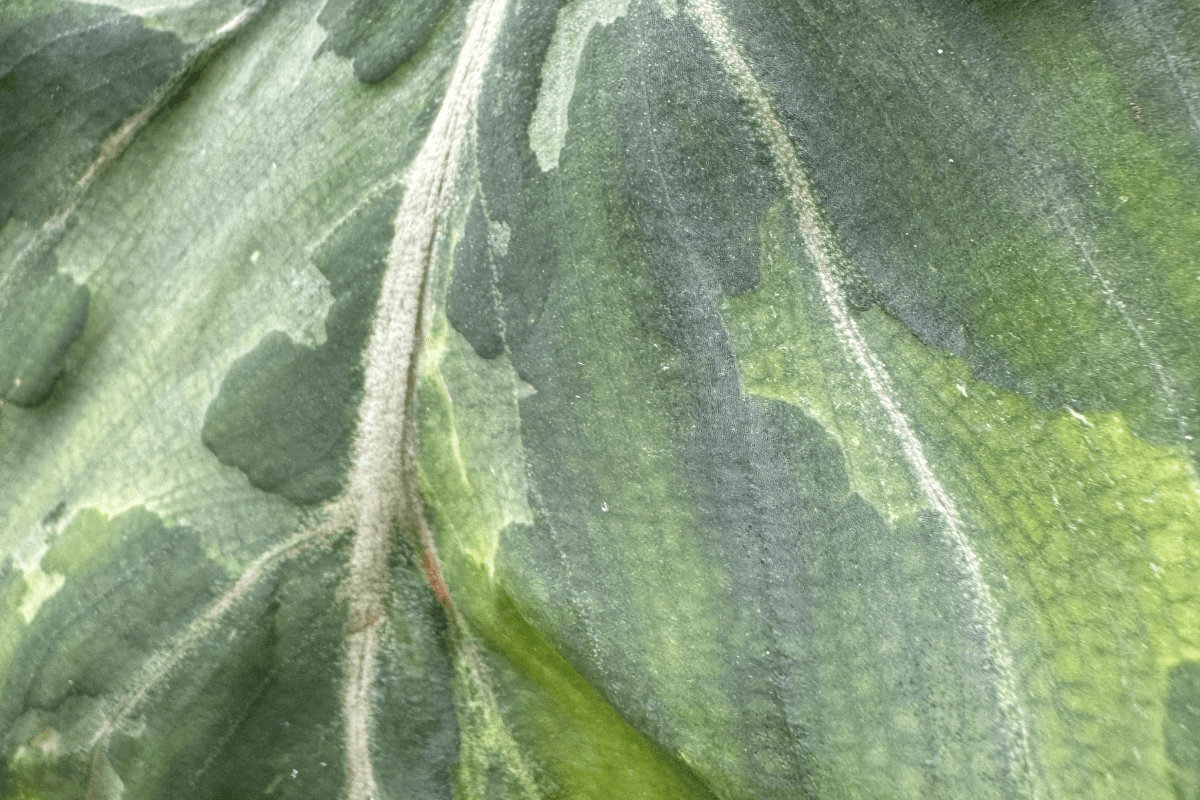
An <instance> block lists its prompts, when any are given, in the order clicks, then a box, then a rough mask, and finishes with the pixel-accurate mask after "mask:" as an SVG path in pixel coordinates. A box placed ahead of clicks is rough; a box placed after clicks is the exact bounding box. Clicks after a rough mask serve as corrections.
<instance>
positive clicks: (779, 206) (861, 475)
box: [723, 200, 926, 524]
mask: <svg viewBox="0 0 1200 800" xmlns="http://www.w3.org/2000/svg"><path fill="white" fill-rule="evenodd" d="M761 232H762V243H763V244H762V256H761V258H760V261H759V275H760V283H759V286H758V288H757V290H755V291H753V292H750V293H747V294H744V295H739V296H736V297H729V298H727V299H726V300H725V302H724V309H723V317H724V319H725V323H726V326H727V328H728V330H729V333H730V339H731V340H732V342H733V344H734V348H735V350H736V351H737V355H738V364H739V367H740V368H741V379H742V386H743V387H744V389H745V391H747V392H749V393H751V394H755V395H758V396H760V397H765V398H771V399H775V400H783V401H784V402H787V403H791V404H792V405H794V406H796V407H798V408H800V409H802V410H803V411H804V413H805V414H807V415H809V416H810V417H812V418H813V419H815V420H817V421H818V422H819V423H820V424H821V425H822V427H824V428H825V430H826V431H827V432H828V433H829V434H830V435H831V436H833V437H834V438H835V439H836V440H837V442H838V443H839V445H840V446H841V449H842V451H843V453H844V454H845V456H846V464H847V470H848V472H849V475H850V479H851V483H852V486H853V488H854V490H855V491H857V492H858V493H859V494H861V495H862V496H863V498H864V499H866V500H867V501H868V502H869V503H871V504H872V505H873V506H874V507H875V508H876V509H877V510H878V511H879V512H880V514H882V515H883V517H884V519H885V520H887V521H888V523H889V524H895V523H896V522H897V521H899V520H903V519H911V518H912V517H914V516H915V515H916V514H917V513H918V512H919V511H920V510H921V509H922V508H925V507H926V502H925V500H924V497H923V495H921V494H920V492H919V489H918V487H917V486H916V485H915V483H914V481H913V479H912V477H911V475H910V474H909V472H908V470H907V469H906V468H905V466H904V464H905V461H904V458H903V457H902V455H901V454H900V453H899V449H898V445H899V443H898V441H897V440H896V436H895V433H894V432H893V431H892V429H891V427H890V425H889V424H888V421H887V419H886V418H885V416H884V415H883V414H882V413H881V409H879V408H878V404H877V403H875V402H874V401H871V402H869V403H868V402H864V397H869V396H870V392H871V390H870V387H869V386H868V385H866V379H865V378H857V377H856V376H858V375H860V374H861V373H860V369H859V367H858V365H857V363H855V362H853V360H852V358H851V356H850V355H849V353H847V351H846V347H845V345H844V344H843V343H842V342H841V341H840V340H839V339H838V337H837V334H836V333H835V329H834V324H833V320H832V317H831V315H830V313H829V309H828V306H827V305H826V304H825V302H824V300H823V299H822V296H821V294H820V291H821V290H820V287H819V284H818V281H817V279H816V276H815V271H814V269H813V268H812V267H811V265H810V262H809V261H808V258H807V256H806V255H805V254H804V252H803V249H802V245H801V244H800V242H799V241H798V236H799V234H798V229H797V225H796V221H795V217H794V216H793V213H792V210H791V205H790V204H789V203H787V202H786V201H784V200H780V201H778V202H777V203H775V204H774V205H773V206H772V207H771V209H770V211H768V213H767V215H766V217H765V218H764V220H763V222H762V225H761Z"/></svg>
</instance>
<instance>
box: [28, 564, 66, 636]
mask: <svg viewBox="0 0 1200 800" xmlns="http://www.w3.org/2000/svg"><path fill="white" fill-rule="evenodd" d="M66 582H67V576H65V575H59V574H54V575H47V574H46V573H45V572H42V569H41V567H38V566H35V567H32V568H31V569H27V570H25V586H26V589H25V596H24V597H22V598H21V609H20V610H21V616H22V617H24V618H25V622H26V623H30V622H33V618H34V617H36V616H37V612H38V609H39V608H41V607H42V604H43V603H45V602H46V601H47V600H49V599H50V598H51V597H53V596H54V595H55V594H56V593H57V592H58V590H59V589H61V588H62V587H63V584H64V583H66Z"/></svg>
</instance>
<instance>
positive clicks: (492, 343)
mask: <svg viewBox="0 0 1200 800" xmlns="http://www.w3.org/2000/svg"><path fill="white" fill-rule="evenodd" d="M454 267H455V268H454V272H453V274H452V275H451V276H450V288H449V291H448V293H447V297H446V319H447V320H449V321H450V324H451V325H453V326H454V329H455V330H457V331H458V332H459V333H461V334H462V335H463V337H464V338H465V339H466V340H467V341H468V342H470V343H471V347H473V348H475V352H476V353H478V354H479V356H480V358H495V357H496V356H498V355H500V354H501V353H503V352H504V325H503V323H502V321H501V319H500V309H499V307H498V306H497V301H498V299H499V298H498V296H497V295H498V294H499V292H498V289H497V287H496V266H495V256H494V255H493V254H492V252H491V248H490V247H489V246H488V225H487V215H486V214H485V213H484V210H483V204H482V203H481V202H480V200H479V199H478V198H476V200H475V202H474V203H472V204H471V211H470V212H469V213H468V214H467V223H466V228H465V230H464V231H463V234H462V238H461V239H459V241H458V247H457V248H455V251H454Z"/></svg>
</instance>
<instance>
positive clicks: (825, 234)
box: [689, 0, 1036, 796]
mask: <svg viewBox="0 0 1200 800" xmlns="http://www.w3.org/2000/svg"><path fill="white" fill-rule="evenodd" d="M689 12H690V15H691V16H692V18H693V19H694V20H695V21H696V23H697V24H698V26H699V27H700V29H701V31H702V32H703V33H704V35H705V37H706V38H707V39H708V41H709V44H710V45H711V47H712V48H713V50H714V51H715V53H716V55H717V57H718V60H719V61H720V63H721V66H722V68H723V69H724V70H725V73H726V74H727V75H728V76H729V78H730V80H731V82H732V83H733V86H734V88H735V90H736V91H737V93H738V94H739V96H740V97H741V98H742V100H743V101H744V102H745V103H746V104H747V105H748V106H749V109H750V116H751V118H752V120H753V122H754V123H755V124H756V125H757V126H758V128H759V134H760V135H761V136H762V137H763V138H764V139H765V140H766V143H767V146H768V147H769V149H770V151H771V155H772V157H773V159H774V162H775V169H776V171H777V173H778V175H779V178H780V180H781V181H782V182H783V184H784V187H785V189H786V191H787V195H788V200H789V202H790V204H791V206H792V210H793V213H794V214H795V216H796V221H797V224H798V226H799V228H800V234H801V238H802V239H803V240H804V247H805V250H806V252H807V253H808V256H809V259H810V260H811V261H812V262H813V264H814V265H815V266H816V269H817V274H818V278H819V280H820V283H821V294H822V299H823V300H824V301H825V305H826V306H827V307H828V309H829V313H830V316H831V317H832V318H833V324H834V328H835V330H836V333H837V336H838V338H839V340H840V341H841V343H842V346H843V349H844V351H845V354H846V355H847V356H848V357H849V359H850V360H851V361H852V362H853V363H855V364H857V366H858V368H859V369H860V370H861V372H862V374H863V376H864V377H865V378H866V380H867V384H868V385H869V386H870V388H871V392H872V394H873V395H874V397H875V400H876V402H878V403H879V405H880V407H881V408H882V409H883V411H884V414H885V416H886V417H887V420H888V423H889V425H890V427H891V430H892V434H893V435H894V436H895V437H896V439H897V440H898V441H899V443H900V447H901V449H902V450H903V452H904V456H905V460H906V461H907V462H908V465H909V468H910V469H911V471H912V473H913V475H914V477H915V478H916V480H917V484H918V485H919V486H920V488H921V492H922V493H923V494H924V495H925V497H926V499H927V500H928V501H929V503H930V505H932V506H933V508H934V509H935V510H936V511H938V512H939V513H940V514H941V515H942V517H943V518H944V519H945V521H946V528H947V530H948V532H949V538H950V541H951V544H952V546H953V551H954V553H955V555H956V557H957V561H958V562H959V563H958V567H959V569H960V570H961V571H962V573H963V574H964V575H965V576H966V578H967V583H968V589H969V593H970V595H971V597H970V602H971V606H972V611H973V613H974V616H975V619H976V626H977V627H978V629H979V630H980V632H981V633H982V634H983V637H984V639H985V641H986V649H987V654H988V657H989V659H990V660H991V662H992V665H993V667H994V668H995V669H996V672H997V677H998V681H997V683H998V690H997V691H998V700H999V705H1000V710H1001V713H1002V715H1003V717H1004V719H1005V722H1006V723H1007V731H1006V735H1007V738H1008V740H1009V741H1008V746H1009V753H1008V760H1009V764H1008V768H1009V770H1010V772H1011V774H1012V777H1013V778H1014V780H1016V781H1017V782H1018V783H1019V784H1023V786H1022V788H1023V789H1024V790H1025V794H1026V796H1033V795H1035V794H1036V791H1035V789H1034V786H1033V781H1032V779H1031V777H1032V773H1033V766H1032V758H1031V754H1030V749H1029V733H1028V729H1027V725H1026V722H1025V712H1024V709H1023V708H1022V706H1021V704H1020V701H1019V696H1018V693H1017V689H1016V681H1015V679H1014V677H1013V675H1014V667H1013V663H1012V657H1011V656H1010V655H1009V653H1008V647H1007V645H1006V643H1005V642H1004V638H1003V636H1002V634H1001V632H1000V626H999V620H998V618H997V614H996V604H995V600H994V599H993V597H992V594H991V590H990V589H989V588H988V586H987V583H986V582H985V581H984V578H983V572H982V567H981V563H980V561H979V557H978V556H977V555H976V553H975V551H974V549H973V548H972V547H971V544H970V542H969V541H968V539H967V536H966V534H965V532H964V530H963V522H962V518H961V516H960V515H959V512H958V508H957V506H956V505H955V502H954V500H953V498H952V497H951V496H950V494H949V493H948V492H947V491H946V490H945V488H944V487H943V486H942V485H941V483H940V482H939V481H938V479H937V476H936V475H935V474H934V471H933V469H932V467H931V466H930V464H929V461H928V459H927V458H926V457H925V453H924V448H923V447H922V446H921V442H920V440H919V439H918V438H917V436H916V434H915V432H914V431H913V429H912V425H911V424H910V423H909V421H908V418H907V417H906V416H905V414H904V412H903V410H902V409H901V408H900V406H899V404H898V402H897V401H896V398H895V392H894V390H893V388H892V384H891V378H890V376H889V375H888V372H887V370H886V368H885V367H884V366H883V364H882V363H880V361H879V359H878V358H877V357H876V356H875V354H874V353H873V352H872V351H871V348H870V346H869V345H868V344H867V341H866V339H865V337H864V336H863V334H862V332H861V330H859V327H858V323H857V322H856V321H855V319H854V317H853V316H852V315H851V313H850V307H849V304H848V303H847V301H846V297H845V293H844V291H843V290H842V287H841V284H840V282H839V280H838V274H839V268H840V266H841V264H842V263H843V262H844V257H843V256H842V253H841V248H840V246H839V244H838V242H837V239H836V236H835V234H834V233H833V231H832V230H831V229H830V227H829V224H828V222H826V220H825V219H824V216H823V214H822V213H821V210H820V206H819V204H818V203H817V199H816V196H815V194H814V193H813V190H812V184H811V181H810V180H809V177H808V173H807V171H806V170H805V168H804V165H803V163H802V162H801V160H800V155H799V152H798V151H797V148H796V146H795V144H794V143H793V142H792V139H791V137H790V136H788V134H787V131H786V130H785V129H784V127H783V124H782V123H781V122H780V121H779V117H778V116H777V115H776V114H775V110H774V109H773V108H772V106H771V102H770V99H769V98H768V96H767V93H766V91H765V90H764V89H763V87H762V85H761V84H760V83H759V82H758V78H757V77H756V76H755V75H754V71H753V70H752V69H751V67H750V64H749V63H748V62H747V60H746V58H745V56H744V55H743V54H742V50H741V47H740V46H739V45H738V43H737V42H736V41H735V40H734V37H733V33H732V31H731V29H730V25H729V22H728V20H727V19H725V17H724V15H723V14H722V13H721V11H720V10H719V9H718V7H717V4H716V2H715V0H692V2H691V4H690V6H689Z"/></svg>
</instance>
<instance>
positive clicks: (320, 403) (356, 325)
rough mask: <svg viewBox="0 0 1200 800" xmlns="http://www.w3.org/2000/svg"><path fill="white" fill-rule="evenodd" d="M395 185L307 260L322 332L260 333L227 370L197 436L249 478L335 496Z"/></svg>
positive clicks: (285, 492) (300, 497)
mask: <svg viewBox="0 0 1200 800" xmlns="http://www.w3.org/2000/svg"><path fill="white" fill-rule="evenodd" d="M401 194H402V189H400V188H395V189H393V190H391V191H389V192H386V193H384V194H383V195H381V196H380V197H378V198H377V199H375V200H373V201H371V202H370V203H369V204H368V205H366V206H364V207H363V208H362V209H361V210H360V211H359V212H358V213H357V214H355V215H354V216H353V217H352V218H351V219H350V220H349V221H347V222H346V224H344V225H343V226H342V227H341V228H339V229H338V230H337V231H336V232H335V233H334V234H333V235H332V236H331V237H330V239H329V240H328V242H326V244H325V245H324V246H323V247H321V249H320V250H319V251H318V252H317V253H316V255H315V256H314V258H313V260H314V263H315V264H316V266H317V267H318V269H320V270H321V272H322V273H323V274H324V275H325V277H326V278H327V279H328V280H329V290H330V293H331V294H332V295H333V298H334V301H333V305H332V306H331V307H330V309H329V314H328V316H327V317H326V320H325V335H326V340H325V342H324V343H323V344H321V345H319V346H317V347H309V346H306V345H298V344H296V343H294V342H293V341H292V340H291V339H289V338H288V337H287V336H286V335H284V334H282V333H279V332H275V333H271V334H268V335H267V336H266V337H264V338H263V340H262V341H261V342H259V344H258V346H256V347H255V348H254V349H253V350H251V351H250V352H249V353H247V354H246V355H244V356H242V357H241V358H240V359H238V360H237V361H236V362H235V363H234V365H233V366H232V367H231V368H230V370H229V373H228V375H226V377H225V381H224V383H222V385H221V392H220V394H218V395H217V397H216V399H214V400H213V402H212V404H211V405H210V406H209V407H208V412H207V413H206V415H205V417H204V427H203V429H202V430H201V438H202V439H203V441H204V444H205V445H207V446H208V448H209V449H211V450H212V451H213V453H215V454H216V456H217V458H219V459H220V460H221V462H222V463H225V464H229V465H231V466H235V467H237V468H238V469H240V470H242V471H243V472H245V473H246V476H247V477H248V478H249V480H250V483H252V484H253V485H255V486H257V487H258V488H260V489H263V490H264V491H268V492H275V493H277V494H280V495H282V496H284V497H286V498H288V499H289V500H292V501H293V502H296V503H318V502H321V501H322V500H327V499H329V498H331V497H334V496H336V495H337V494H338V493H339V492H340V491H341V489H342V485H343V481H344V480H345V477H346V471H347V467H348V459H349V457H350V445H351V442H352V439H353V436H354V430H355V426H356V423H357V419H358V402H359V400H360V398H361V396H362V383H363V367H362V351H363V348H364V347H365V346H366V341H367V337H368V336H369V334H370V329H371V321H372V320H373V319H374V316H375V304H376V302H377V300H378V298H379V287H380V279H381V277H382V275H383V271H384V269H385V262H386V259H387V252H388V247H389V246H390V244H391V241H392V220H393V218H394V217H395V215H396V209H397V208H398V207H399V203H400V197H401Z"/></svg>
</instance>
